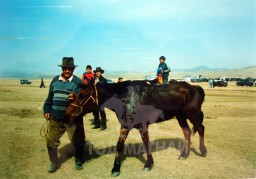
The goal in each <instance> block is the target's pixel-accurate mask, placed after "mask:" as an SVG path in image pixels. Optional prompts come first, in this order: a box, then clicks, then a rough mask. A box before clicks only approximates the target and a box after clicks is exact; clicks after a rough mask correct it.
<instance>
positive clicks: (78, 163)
mask: <svg viewBox="0 0 256 179" xmlns="http://www.w3.org/2000/svg"><path fill="white" fill-rule="evenodd" d="M75 166H76V169H77V170H82V169H83V164H82V162H80V161H76V162H75Z"/></svg>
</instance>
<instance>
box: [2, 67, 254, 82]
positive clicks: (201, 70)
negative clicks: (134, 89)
mask: <svg viewBox="0 0 256 179" xmlns="http://www.w3.org/2000/svg"><path fill="white" fill-rule="evenodd" d="M53 73H54V72H52V71H50V72H44V73H37V72H22V71H19V72H13V71H11V72H10V71H5V72H3V71H0V78H32V79H33V78H53V77H54V76H55V75H57V74H53ZM76 73H79V72H76V71H75V75H77V76H80V75H79V74H76ZM147 75H155V71H151V72H139V71H106V72H105V73H104V77H106V78H111V79H114V80H116V79H117V78H119V77H123V78H125V79H144V77H145V76H147ZM186 75H202V77H221V76H225V77H242V78H246V77H253V78H256V65H254V66H248V67H244V68H238V69H228V68H209V67H207V66H198V67H195V68H191V69H172V71H171V73H170V78H180V77H183V76H186Z"/></svg>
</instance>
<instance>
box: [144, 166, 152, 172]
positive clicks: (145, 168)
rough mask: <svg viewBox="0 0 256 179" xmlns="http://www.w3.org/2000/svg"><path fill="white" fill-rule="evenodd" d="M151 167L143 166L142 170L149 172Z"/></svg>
mask: <svg viewBox="0 0 256 179" xmlns="http://www.w3.org/2000/svg"><path fill="white" fill-rule="evenodd" d="M151 169H152V168H151V167H144V168H143V170H144V171H146V172H149V171H150V170H151Z"/></svg>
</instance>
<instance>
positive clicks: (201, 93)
mask: <svg viewBox="0 0 256 179" xmlns="http://www.w3.org/2000/svg"><path fill="white" fill-rule="evenodd" d="M197 91H198V92H199V94H200V95H201V97H202V103H203V101H204V97H205V93H204V89H203V88H202V87H201V86H197Z"/></svg>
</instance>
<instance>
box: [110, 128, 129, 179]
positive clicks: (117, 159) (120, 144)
mask: <svg viewBox="0 0 256 179" xmlns="http://www.w3.org/2000/svg"><path fill="white" fill-rule="evenodd" d="M128 134H129V130H128V129H125V128H124V127H121V129H120V135H119V139H118V142H117V149H116V157H115V162H114V167H113V168H112V171H111V172H112V176H114V177H115V176H118V175H119V174H120V167H121V160H122V151H123V146H124V142H125V140H126V138H127V136H128Z"/></svg>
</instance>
